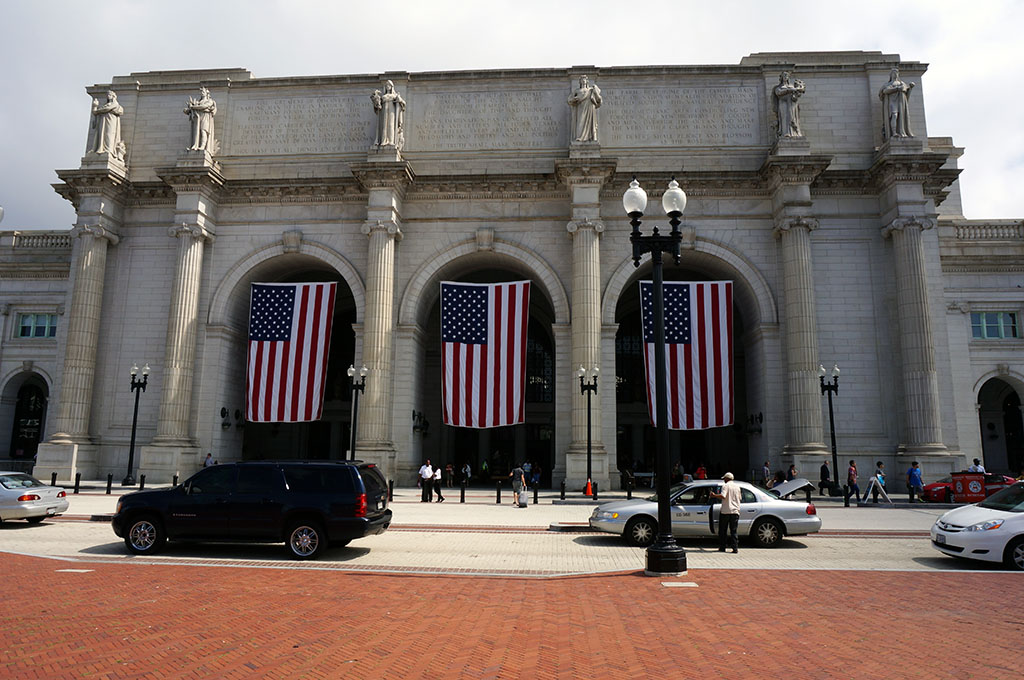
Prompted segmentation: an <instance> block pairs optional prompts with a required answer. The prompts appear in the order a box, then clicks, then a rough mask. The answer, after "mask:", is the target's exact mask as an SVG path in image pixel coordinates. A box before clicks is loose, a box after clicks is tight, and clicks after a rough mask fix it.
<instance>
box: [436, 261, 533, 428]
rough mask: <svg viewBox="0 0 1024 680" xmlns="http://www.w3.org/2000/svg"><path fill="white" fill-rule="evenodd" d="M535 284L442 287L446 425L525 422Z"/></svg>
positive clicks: (514, 283) (443, 396) (447, 285)
mask: <svg viewBox="0 0 1024 680" xmlns="http://www.w3.org/2000/svg"><path fill="white" fill-rule="evenodd" d="M529 311H530V282H529V281H515V282H512V283H452V282H447V281H445V282H442V283H441V373H442V374H443V376H444V379H443V380H442V381H441V401H442V408H441V411H442V414H443V417H444V423H445V424H446V425H453V426H456V427H501V426H503V425H515V424H516V423H521V422H523V421H524V420H525V414H526V409H525V401H526V400H525V397H524V394H525V391H526V324H527V320H528V319H529Z"/></svg>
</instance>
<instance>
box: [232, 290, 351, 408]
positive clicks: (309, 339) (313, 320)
mask: <svg viewBox="0 0 1024 680" xmlns="http://www.w3.org/2000/svg"><path fill="white" fill-rule="evenodd" d="M337 286H338V284H337V283H254V284H252V289H251V296H250V303H249V358H248V380H247V391H246V409H245V418H246V420H249V421H250V422H254V423H300V422H306V421H309V420H319V419H320V415H321V413H322V411H323V401H324V379H325V377H326V373H327V354H328V352H329V351H330V348H331V324H332V322H333V320H334V293H335V290H336V288H337Z"/></svg>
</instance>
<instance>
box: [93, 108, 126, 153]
mask: <svg viewBox="0 0 1024 680" xmlns="http://www.w3.org/2000/svg"><path fill="white" fill-rule="evenodd" d="M122 114H124V107H123V106H121V105H120V104H118V103H117V95H116V94H114V93H113V92H107V103H106V104H103V105H100V102H99V100H97V99H93V100H92V140H90V144H89V151H91V152H92V153H109V154H110V156H111V157H112V158H115V159H117V160H119V161H123V160H124V154H125V151H126V148H125V145H124V142H123V141H121V116H122Z"/></svg>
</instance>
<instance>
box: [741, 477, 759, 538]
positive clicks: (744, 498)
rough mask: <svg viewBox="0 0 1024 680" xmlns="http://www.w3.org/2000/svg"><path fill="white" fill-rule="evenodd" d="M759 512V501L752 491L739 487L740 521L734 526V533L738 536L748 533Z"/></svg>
mask: <svg viewBox="0 0 1024 680" xmlns="http://www.w3.org/2000/svg"><path fill="white" fill-rule="evenodd" d="M760 514H761V501H759V500H758V498H757V496H756V495H755V494H754V492H753V491H751V490H750V489H747V488H745V487H740V521H739V525H738V526H737V528H736V533H737V534H739V535H740V536H746V535H747V534H749V533H750V527H752V526H753V525H754V520H756V519H757V517H758V515H760Z"/></svg>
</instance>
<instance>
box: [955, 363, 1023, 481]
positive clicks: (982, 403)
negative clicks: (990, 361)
mask: <svg viewBox="0 0 1024 680" xmlns="http://www.w3.org/2000/svg"><path fill="white" fill-rule="evenodd" d="M1020 401H1021V400H1020V395H1019V394H1018V393H1017V391H1016V390H1015V389H1014V388H1013V385H1011V384H1010V383H1008V382H1006V381H1004V380H1000V379H999V378H993V379H991V380H989V381H988V382H986V383H985V384H984V385H983V386H982V388H981V391H980V392H979V393H978V406H979V409H978V417H979V419H980V425H981V445H982V449H983V451H984V454H985V468H986V469H987V470H988V471H989V472H1001V473H1006V474H1010V475H1013V476H1017V475H1018V474H1020V473H1021V472H1024V419H1022V417H1021V409H1020ZM968 458H970V456H968Z"/></svg>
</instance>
